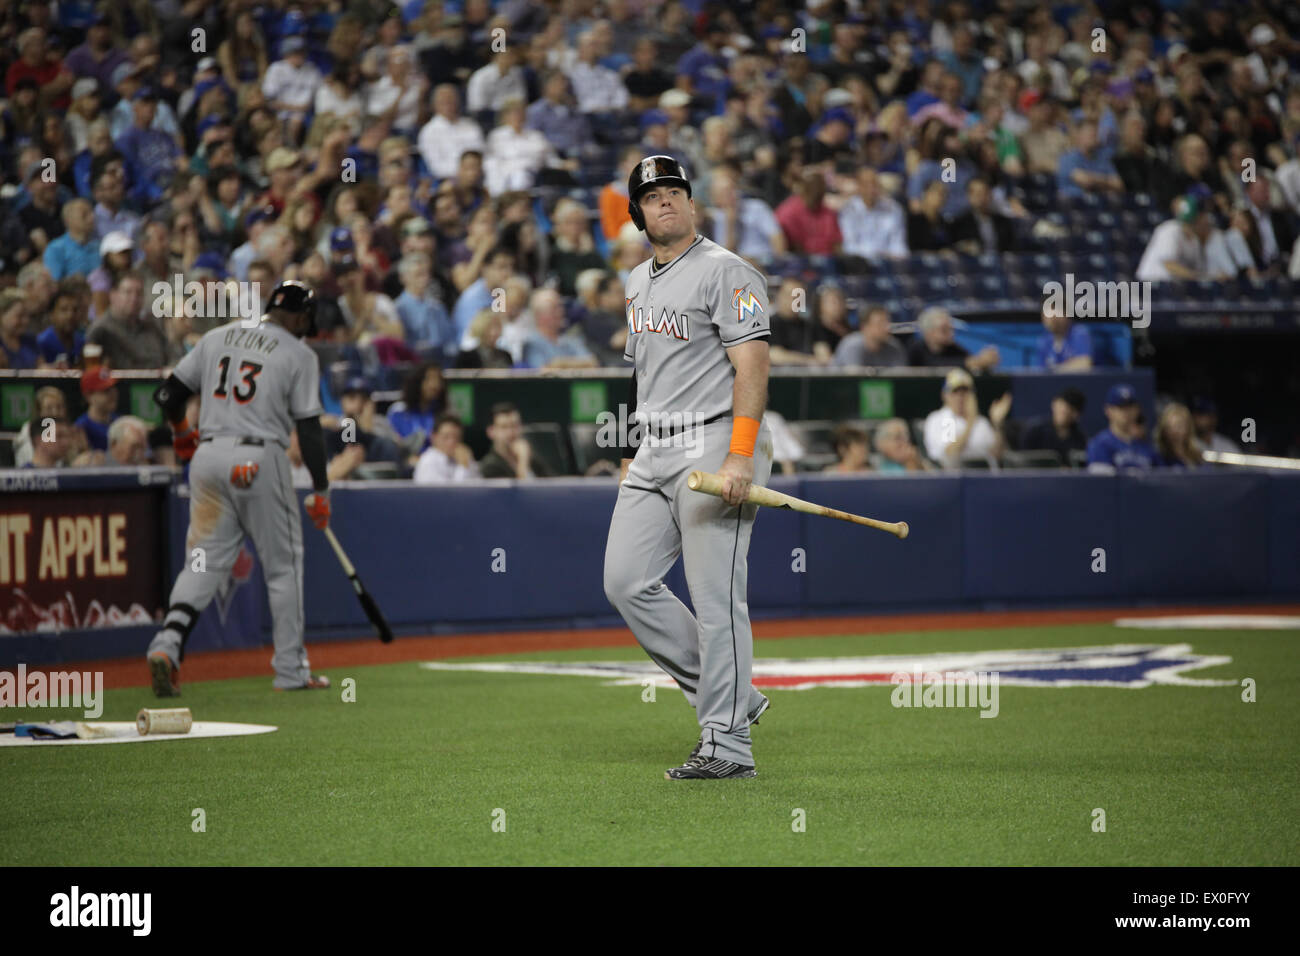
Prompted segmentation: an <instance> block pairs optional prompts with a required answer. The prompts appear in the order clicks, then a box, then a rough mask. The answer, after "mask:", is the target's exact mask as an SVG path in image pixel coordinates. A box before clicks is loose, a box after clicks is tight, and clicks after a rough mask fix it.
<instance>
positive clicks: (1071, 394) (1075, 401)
mask: <svg viewBox="0 0 1300 956" xmlns="http://www.w3.org/2000/svg"><path fill="white" fill-rule="evenodd" d="M1056 397H1057V398H1059V399H1060V400H1061V401H1063V402H1065V404H1067V405H1069V406H1070V407H1071V408H1073V409H1074V410H1075V411H1076V412H1082V411H1083V408H1084V406H1085V405H1087V404H1088V399H1087V397H1086V396H1085V395H1084V394H1083V392H1081V391H1079V389H1077V388H1063V389H1061V392H1060V394H1059V395H1057V396H1056Z"/></svg>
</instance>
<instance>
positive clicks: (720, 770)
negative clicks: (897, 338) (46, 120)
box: [605, 156, 772, 780]
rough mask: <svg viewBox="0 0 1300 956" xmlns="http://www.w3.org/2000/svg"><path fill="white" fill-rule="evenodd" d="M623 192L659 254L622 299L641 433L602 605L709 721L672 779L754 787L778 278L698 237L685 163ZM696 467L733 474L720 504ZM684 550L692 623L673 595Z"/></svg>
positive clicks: (626, 456) (660, 161)
mask: <svg viewBox="0 0 1300 956" xmlns="http://www.w3.org/2000/svg"><path fill="white" fill-rule="evenodd" d="M628 196H629V204H628V211H629V213H630V214H631V216H632V220H633V222H635V223H636V225H637V227H638V228H640V229H642V230H644V231H645V233H646V236H647V237H648V238H649V240H650V245H651V248H652V249H653V251H654V255H653V257H652V258H651V259H649V260H647V261H646V262H643V263H641V264H640V265H639V266H637V267H636V268H635V269H633V270H632V272H631V274H630V275H629V276H628V279H627V288H626V292H625V297H626V307H627V323H628V336H627V346H626V348H625V350H624V355H623V357H624V358H625V359H627V360H628V361H631V362H633V363H635V370H634V372H633V375H632V389H631V395H630V397H629V400H628V407H629V409H630V410H635V415H633V414H632V413H631V412H629V418H635V421H636V422H637V426H636V427H634V428H632V429H630V434H629V436H628V441H627V442H626V443H625V447H624V451H623V468H622V480H621V482H620V485H619V491H618V501H617V503H616V504H615V506H614V515H613V518H612V519H611V521H610V527H609V539H608V542H607V544H606V548H605V594H606V596H607V597H608V598H609V601H610V603H611V604H613V605H614V606H615V607H616V608H618V611H619V613H620V614H622V615H623V619H624V620H625V621H627V623H628V626H629V627H630V628H631V629H632V633H633V634H635V635H636V638H637V641H638V642H640V644H641V646H642V647H643V648H645V650H646V653H647V654H649V655H650V657H651V659H652V660H654V662H655V663H656V664H658V665H659V666H660V667H661V668H663V670H664V672H665V673H667V674H668V675H669V676H670V677H672V678H673V679H674V680H675V681H676V682H677V684H678V686H679V687H681V689H682V691H683V692H684V693H685V695H686V700H687V702H688V703H690V705H691V706H692V707H693V708H694V709H695V713H696V717H697V718H698V720H699V724H700V737H699V740H698V741H697V742H696V745H695V749H694V750H693V751H692V752H691V754H690V756H689V757H688V758H687V760H686V762H685V763H684V764H682V765H681V766H679V767H674V768H673V769H671V770H668V771H666V773H665V776H666V777H667V778H668V779H669V780H722V779H728V778H738V777H753V776H755V773H756V772H755V770H754V757H753V751H752V744H751V740H750V734H749V726H750V724H751V723H755V722H756V721H757V719H758V717H759V716H760V715H761V714H762V713H763V711H764V710H766V709H767V707H768V704H769V702H768V699H767V698H766V697H765V696H763V695H762V694H760V693H759V692H758V691H757V690H756V689H755V688H754V687H753V686H752V684H751V683H750V672H751V667H752V663H753V635H752V633H751V631H750V626H749V607H748V604H747V600H746V588H747V584H748V573H747V555H748V551H749V538H750V532H751V531H752V529H753V524H754V516H755V513H756V512H757V508H756V507H755V506H753V505H748V504H745V505H742V502H743V501H744V499H745V495H746V493H747V492H748V490H749V486H750V484H751V483H753V482H758V483H760V484H761V483H763V482H765V481H766V480H767V478H768V475H769V474H770V473H771V469H772V439H771V434H770V432H769V431H768V429H767V427H766V426H765V425H763V424H762V418H763V409H764V406H765V405H766V402H767V377H768V367H769V362H768V343H767V338H768V333H769V328H768V299H767V280H766V279H765V278H764V276H763V275H762V274H761V273H760V272H759V271H758V270H757V269H755V268H754V267H753V266H751V265H750V264H749V263H748V262H746V261H744V260H743V259H741V258H740V257H739V256H736V255H735V254H733V253H731V252H729V251H727V250H726V249H723V248H722V247H721V246H719V245H717V244H716V243H714V242H711V241H710V240H709V239H706V238H704V237H702V236H700V235H698V234H697V233H696V231H695V215H696V213H695V204H694V201H693V200H692V199H691V185H690V182H689V181H688V180H687V178H686V171H685V170H684V169H683V168H682V167H681V165H680V164H679V163H677V161H676V160H674V159H672V158H671V157H668V156H650V157H647V158H645V159H643V160H641V162H639V163H637V165H636V167H635V168H634V169H633V170H632V174H631V176H630V177H629V179H628ZM638 432H639V433H640V434H639V436H638V434H637V433H638ZM638 439H639V442H638ZM695 469H699V470H703V471H713V472H717V473H718V474H719V475H721V476H722V478H723V496H722V498H717V497H714V496H711V495H705V494H700V493H698V492H694V491H690V490H689V489H688V488H687V487H686V479H687V476H688V475H689V474H690V472H691V471H692V470H695ZM679 554H680V555H681V556H682V558H683V562H684V564H685V569H686V582H687V585H688V587H689V588H690V595H691V601H692V603H693V604H694V607H695V613H694V614H692V613H691V612H690V611H689V610H687V608H686V606H685V605H684V604H683V603H682V602H681V601H680V600H679V599H678V598H677V596H676V595H674V594H673V593H672V592H671V591H670V590H669V589H668V588H667V587H666V586H665V585H664V583H663V578H664V575H665V574H667V573H668V570H669V569H670V568H671V567H672V566H673V564H674V563H675V562H676V560H677V556H678V555H679Z"/></svg>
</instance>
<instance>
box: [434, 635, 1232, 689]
mask: <svg viewBox="0 0 1300 956" xmlns="http://www.w3.org/2000/svg"><path fill="white" fill-rule="evenodd" d="M1231 662H1232V658H1231V657H1223V656H1211V655H1207V654H1197V653H1195V652H1194V651H1193V650H1192V647H1191V645H1190V644H1113V645H1111V646H1109V647H1069V648H1065V647H1061V648H1051V649H1044V650H1012V651H973V652H967V653H954V654H899V655H889V656H878V657H814V658H805V659H802V660H800V659H776V658H755V660H754V678H753V680H754V686H755V687H758V688H760V689H762V688H768V687H776V688H779V689H781V690H810V689H811V688H813V687H870V686H872V685H880V684H893V683H897V680H896V679H895V678H896V676H897V675H911V674H913V673H916V672H924V673H925V674H926V676H927V677H929V676H931V675H934V677H935V678H936V679H937V680H938V681H940V682H942V681H945V680H950V679H951V680H956V679H958V678H959V677H960V675H962V674H967V675H968V674H970V673H971V672H983V673H996V674H997V675H998V681H999V683H1001V684H1002V685H1003V686H1010V687H1125V688H1129V689H1138V688H1142V687H1150V686H1152V685H1154V684H1160V685H1174V686H1179V687H1224V686H1229V685H1234V684H1236V683H1237V682H1236V681H1232V680H1215V679H1212V678H1196V677H1187V676H1185V675H1184V673H1183V672H1184V671H1189V670H1198V669H1200V668H1202V667H1216V666H1218V665H1220V664H1229V663H1231ZM420 666H421V667H426V668H429V669H430V670H445V671H482V672H485V673H493V674H547V675H550V676H553V677H555V676H562V675H571V676H574V677H601V678H604V680H605V683H606V684H608V685H610V686H624V685H634V684H642V683H644V682H645V681H647V680H653V681H654V682H655V683H656V684H658V685H659V686H660V687H673V686H675V684H674V682H673V681H672V679H671V678H669V677H668V676H667V675H665V674H664V672H663V671H661V670H660V669H659V668H658V667H657V666H655V665H654V664H653V663H651V662H650V661H645V662H644V663H642V662H639V661H586V662H572V663H571V662H568V661H564V662H561V661H490V662H486V663H481V664H452V663H444V662H442V661H429V662H427V663H423V664H421V665H420Z"/></svg>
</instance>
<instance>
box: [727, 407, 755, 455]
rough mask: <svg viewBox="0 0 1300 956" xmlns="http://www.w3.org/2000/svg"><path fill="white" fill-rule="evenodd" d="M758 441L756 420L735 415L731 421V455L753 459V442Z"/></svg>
mask: <svg viewBox="0 0 1300 956" xmlns="http://www.w3.org/2000/svg"><path fill="white" fill-rule="evenodd" d="M757 439H758V419H756V418H746V417H745V416H744V415H737V416H736V417H735V418H734V419H732V421H731V448H730V449H729V451H730V452H731V453H732V454H733V455H743V456H744V457H746V458H753V457H754V442H755V441H756V440H757Z"/></svg>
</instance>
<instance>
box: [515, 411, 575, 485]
mask: <svg viewBox="0 0 1300 956" xmlns="http://www.w3.org/2000/svg"><path fill="white" fill-rule="evenodd" d="M523 435H524V438H526V439H528V443H529V444H530V445H532V446H533V451H534V452H535V453H536V454H537V457H538V458H540V459H541V460H542V461H544V462H545V463H546V465H547V467H548V468H550V469H551V470H552V471H553V472H554V473H555V474H557V475H572V474H574V471H575V469H574V466H573V454H572V452H571V451H570V449H569V438H568V435H567V434H566V433H565V431H564V429H563V427H561V426H560V425H558V424H556V423H555V422H533V423H530V424H527V425H524V426H523Z"/></svg>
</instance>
